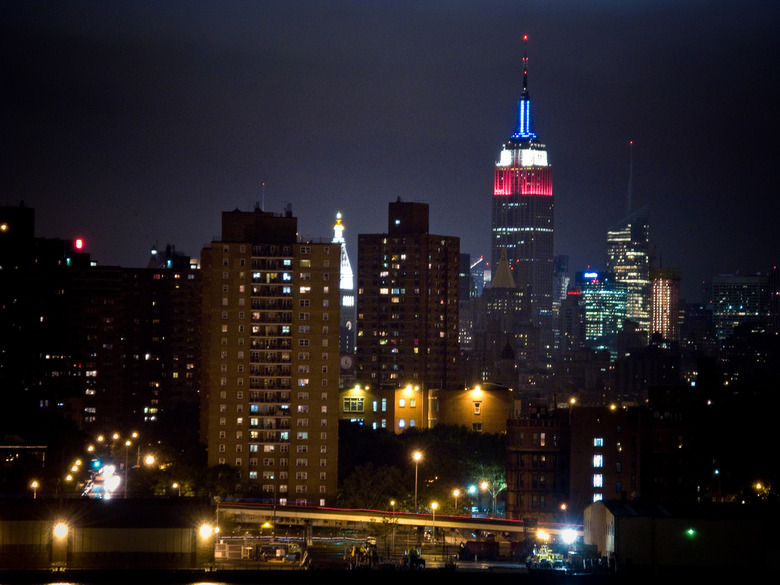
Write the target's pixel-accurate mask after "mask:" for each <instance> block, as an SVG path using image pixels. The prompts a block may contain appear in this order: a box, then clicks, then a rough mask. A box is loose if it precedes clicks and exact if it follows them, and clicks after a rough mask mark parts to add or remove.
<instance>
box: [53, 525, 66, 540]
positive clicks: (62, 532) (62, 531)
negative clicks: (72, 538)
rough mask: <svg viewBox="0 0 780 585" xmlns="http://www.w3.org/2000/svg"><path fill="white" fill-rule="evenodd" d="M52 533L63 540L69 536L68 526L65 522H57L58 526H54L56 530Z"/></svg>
mask: <svg viewBox="0 0 780 585" xmlns="http://www.w3.org/2000/svg"><path fill="white" fill-rule="evenodd" d="M52 532H53V534H54V536H56V537H57V538H59V539H63V538H65V537H66V536H68V525H67V524H65V523H64V522H57V524H55V525H54V530H53V531H52Z"/></svg>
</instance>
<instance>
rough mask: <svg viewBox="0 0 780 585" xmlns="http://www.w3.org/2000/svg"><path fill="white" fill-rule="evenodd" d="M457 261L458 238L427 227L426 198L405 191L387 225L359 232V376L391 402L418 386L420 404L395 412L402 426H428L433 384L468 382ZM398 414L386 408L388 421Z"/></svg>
mask: <svg viewBox="0 0 780 585" xmlns="http://www.w3.org/2000/svg"><path fill="white" fill-rule="evenodd" d="M459 266H460V240H459V239H458V238H456V237H452V236H441V235H434V234H430V233H429V232H428V205H427V204H425V203H414V202H405V201H401V199H400V198H399V199H398V200H397V201H395V202H391V203H390V204H389V218H388V230H387V233H384V234H359V235H358V298H357V307H358V309H357V324H358V327H357V354H356V358H357V361H356V378H357V382H358V383H359V384H363V385H369V386H370V387H372V388H373V389H374V390H375V391H379V392H384V393H387V396H383V398H385V399H386V400H387V402H389V403H390V404H394V403H395V400H393V397H394V393H395V390H396V389H401V388H406V387H407V386H409V387H411V388H413V389H417V391H419V392H420V394H419V396H415V397H413V399H414V403H415V404H416V405H417V406H418V407H422V410H420V411H419V412H418V413H416V414H411V413H410V414H409V415H405V416H401V415H400V414H397V415H396V416H395V419H397V420H398V424H400V425H402V426H404V427H408V426H412V423H411V421H412V420H414V426H421V427H425V426H430V425H431V424H432V422H431V421H432V420H433V418H432V417H434V416H435V408H429V406H430V404H431V403H432V400H433V397H434V391H435V390H437V389H442V388H455V387H458V386H459V385H462V383H461V381H460V377H459V371H458V360H459V345H458V289H459V286H460V282H459ZM378 400H379V402H378V403H379V404H381V400H382V397H380V398H378ZM404 404H405V405H407V407H408V405H409V404H410V400H408V399H404ZM366 407H367V408H368V407H370V405H367V406H366ZM396 407H397V405H396ZM413 417H414V418H413ZM392 420H394V418H393V413H392V412H390V411H388V413H387V417H386V419H385V421H386V422H385V424H386V426H388V427H389V423H390V421H392ZM396 430H398V429H396ZM401 430H403V429H401Z"/></svg>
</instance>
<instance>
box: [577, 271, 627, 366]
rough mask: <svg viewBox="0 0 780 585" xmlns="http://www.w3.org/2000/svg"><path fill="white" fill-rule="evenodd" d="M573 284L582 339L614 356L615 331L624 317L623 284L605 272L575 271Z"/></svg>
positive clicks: (615, 353)
mask: <svg viewBox="0 0 780 585" xmlns="http://www.w3.org/2000/svg"><path fill="white" fill-rule="evenodd" d="M575 285H576V288H577V290H578V291H579V292H580V302H581V305H582V308H583V312H584V315H585V343H586V345H587V347H590V348H591V349H596V350H601V349H607V350H609V352H610V354H611V356H612V359H613V360H614V359H616V358H617V349H618V333H619V332H620V331H621V330H622V329H623V321H624V320H625V319H626V297H627V292H626V287H625V285H623V284H621V283H619V282H617V279H616V278H615V277H614V276H613V275H612V274H609V273H605V272H592V271H591V272H578V273H577V274H576V277H575Z"/></svg>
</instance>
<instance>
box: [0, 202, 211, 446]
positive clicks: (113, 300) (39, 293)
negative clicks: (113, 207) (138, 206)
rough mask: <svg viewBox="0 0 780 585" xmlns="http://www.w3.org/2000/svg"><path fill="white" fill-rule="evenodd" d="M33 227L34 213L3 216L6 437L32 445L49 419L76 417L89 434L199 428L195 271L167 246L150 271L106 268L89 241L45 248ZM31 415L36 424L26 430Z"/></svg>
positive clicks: (1, 345)
mask: <svg viewBox="0 0 780 585" xmlns="http://www.w3.org/2000/svg"><path fill="white" fill-rule="evenodd" d="M33 224H34V213H33V210H32V209H31V208H26V207H23V206H20V207H15V208H0V234H2V236H1V237H0V300H1V301H2V302H1V303H0V305H1V306H2V307H3V310H2V311H1V312H0V331H1V332H2V334H0V340H2V341H0V386H2V387H3V388H5V389H6V393H7V396H6V398H7V400H6V404H7V405H8V408H7V409H6V411H7V412H8V414H9V415H10V419H11V420H10V421H9V425H8V426H5V428H6V430H7V431H8V432H10V431H11V430H13V431H14V432H15V433H18V434H20V435H25V434H28V433H30V429H31V428H37V427H44V428H45V427H46V424H45V423H43V421H44V420H45V419H47V418H51V419H62V418H69V419H72V420H73V421H74V422H75V423H76V424H77V425H78V427H79V428H80V429H81V430H83V431H85V432H87V433H94V434H100V433H112V432H121V433H125V432H129V431H130V430H134V431H138V432H140V433H141V435H142V436H143V437H144V438H145V439H151V437H153V436H158V437H159V436H160V435H162V434H164V432H166V431H167V430H169V429H171V428H173V426H174V421H180V420H186V419H188V418H192V413H194V412H196V408H197V404H198V398H199V397H198V393H199V389H200V380H199V372H200V367H199V364H200V355H199V354H200V337H199V333H200V303H199V294H200V292H199V289H200V280H199V271H198V269H197V263H192V262H191V261H190V259H189V257H186V256H184V255H181V254H176V253H175V252H174V250H173V248H172V247H171V246H169V247H168V249H167V250H166V252H165V254H164V255H162V254H161V255H160V256H158V257H157V261H156V262H155V263H154V264H150V267H148V268H122V267H119V266H100V265H98V264H97V262H94V261H92V260H91V259H90V257H89V254H87V253H86V252H85V251H84V243H83V241H81V240H80V239H78V238H77V239H73V240H58V239H44V238H36V237H34V233H33ZM17 400H18V401H19V402H18V403H17ZM12 405H13V406H12ZM23 412H24V414H23ZM27 417H32V418H33V420H34V421H35V423H34V424H32V425H30V424H27V425H26V428H24V427H25V425H24V422H23V421H25V420H26V418H27ZM17 425H20V426H22V430H19V429H18V428H17ZM178 435H179V436H183V435H184V432H183V429H181V428H179V432H178Z"/></svg>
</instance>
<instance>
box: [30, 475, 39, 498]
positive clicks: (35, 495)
mask: <svg viewBox="0 0 780 585" xmlns="http://www.w3.org/2000/svg"><path fill="white" fill-rule="evenodd" d="M30 487H31V488H32V491H33V500H37V499H38V481H37V480H32V483H31V484H30Z"/></svg>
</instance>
